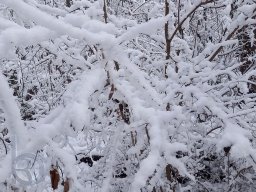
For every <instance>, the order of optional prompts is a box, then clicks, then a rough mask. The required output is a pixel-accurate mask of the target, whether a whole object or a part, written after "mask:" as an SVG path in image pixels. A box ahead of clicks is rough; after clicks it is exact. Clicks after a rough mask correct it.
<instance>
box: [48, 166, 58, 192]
mask: <svg viewBox="0 0 256 192" xmlns="http://www.w3.org/2000/svg"><path fill="white" fill-rule="evenodd" d="M50 177H51V183H52V189H53V190H55V189H58V184H59V181H60V174H59V172H58V170H57V169H56V168H54V167H53V166H52V169H51V170H50Z"/></svg>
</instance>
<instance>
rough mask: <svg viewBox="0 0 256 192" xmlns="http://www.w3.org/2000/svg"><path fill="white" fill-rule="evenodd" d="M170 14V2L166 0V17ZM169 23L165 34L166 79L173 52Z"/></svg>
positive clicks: (165, 26) (166, 25)
mask: <svg viewBox="0 0 256 192" xmlns="http://www.w3.org/2000/svg"><path fill="white" fill-rule="evenodd" d="M168 14H169V2H168V0H165V15H168ZM168 27H169V22H168V21H167V22H166V23H165V25H164V33H165V52H166V57H165V58H166V60H167V61H166V63H165V66H164V76H165V78H168V75H167V66H168V60H169V59H170V52H171V41H170V39H169V28H168Z"/></svg>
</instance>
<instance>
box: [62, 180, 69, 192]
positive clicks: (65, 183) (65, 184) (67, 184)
mask: <svg viewBox="0 0 256 192" xmlns="http://www.w3.org/2000/svg"><path fill="white" fill-rule="evenodd" d="M69 185H70V183H69V178H67V179H66V181H64V191H63V192H68V191H69Z"/></svg>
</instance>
